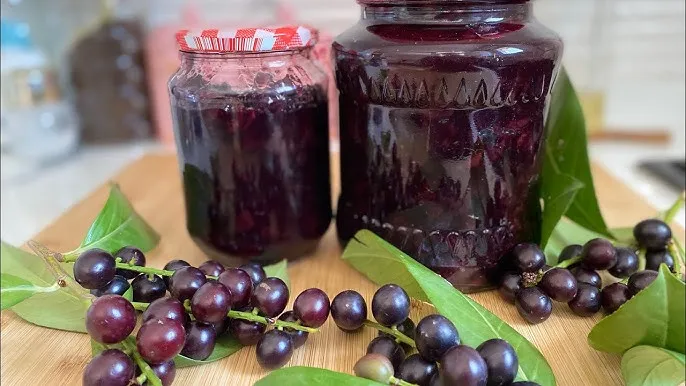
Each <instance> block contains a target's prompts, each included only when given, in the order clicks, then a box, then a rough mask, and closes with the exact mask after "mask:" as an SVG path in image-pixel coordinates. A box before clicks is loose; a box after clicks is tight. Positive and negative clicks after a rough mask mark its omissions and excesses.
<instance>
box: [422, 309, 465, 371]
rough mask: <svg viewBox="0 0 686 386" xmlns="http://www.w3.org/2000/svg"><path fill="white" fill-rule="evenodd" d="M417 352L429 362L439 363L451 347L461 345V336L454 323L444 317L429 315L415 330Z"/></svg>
mask: <svg viewBox="0 0 686 386" xmlns="http://www.w3.org/2000/svg"><path fill="white" fill-rule="evenodd" d="M415 343H416V344H417V351H419V355H421V356H422V357H423V358H424V359H426V360H427V361H432V362H437V361H438V360H440V359H441V356H443V354H445V352H446V351H448V350H449V349H450V348H451V347H454V346H457V345H458V344H460V335H459V334H458V333H457V329H456V328H455V325H454V324H453V322H451V321H450V320H448V318H446V317H445V316H442V315H437V314H434V315H429V316H426V317H424V319H422V320H420V321H419V323H417V328H416V329H415Z"/></svg>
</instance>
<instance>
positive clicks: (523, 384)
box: [510, 381, 541, 386]
mask: <svg viewBox="0 0 686 386" xmlns="http://www.w3.org/2000/svg"><path fill="white" fill-rule="evenodd" d="M510 386H541V384H539V383H536V382H531V381H517V382H512V383H510Z"/></svg>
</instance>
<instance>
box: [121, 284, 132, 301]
mask: <svg viewBox="0 0 686 386" xmlns="http://www.w3.org/2000/svg"><path fill="white" fill-rule="evenodd" d="M122 296H123V297H125V298H126V300H128V301H130V302H132V301H133V287H131V286H130V287H129V289H127V290H126V292H124V294H123V295H122Z"/></svg>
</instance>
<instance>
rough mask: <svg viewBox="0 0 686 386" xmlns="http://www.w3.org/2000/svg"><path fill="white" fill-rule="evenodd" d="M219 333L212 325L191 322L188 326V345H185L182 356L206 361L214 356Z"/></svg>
mask: <svg viewBox="0 0 686 386" xmlns="http://www.w3.org/2000/svg"><path fill="white" fill-rule="evenodd" d="M216 339H217V332H216V331H215V330H214V327H212V325H211V324H207V323H202V322H198V321H194V322H190V323H189V324H188V325H187V326H186V343H185V344H184V345H183V349H182V350H181V355H183V356H185V357H188V358H191V359H195V360H196V361H204V360H205V359H207V357H209V356H210V354H212V351H213V350H214V342H215V340H216Z"/></svg>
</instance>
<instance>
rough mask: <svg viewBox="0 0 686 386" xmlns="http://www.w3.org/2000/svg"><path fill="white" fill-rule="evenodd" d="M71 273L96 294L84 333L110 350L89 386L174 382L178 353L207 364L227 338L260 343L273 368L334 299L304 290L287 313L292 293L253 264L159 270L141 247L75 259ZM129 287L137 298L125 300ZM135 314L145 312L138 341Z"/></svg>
mask: <svg viewBox="0 0 686 386" xmlns="http://www.w3.org/2000/svg"><path fill="white" fill-rule="evenodd" d="M132 272H133V273H132ZM74 276H75V279H76V280H77V282H78V283H79V284H81V285H82V286H83V287H85V288H89V289H91V290H93V292H92V293H93V294H94V295H96V296H98V297H97V298H96V299H95V300H94V301H93V302H92V304H91V305H90V308H89V309H88V312H87V314H86V328H87V330H88V333H89V334H90V335H91V337H92V339H93V340H94V341H96V342H98V343H100V344H101V345H103V346H104V348H105V350H104V351H102V352H101V353H100V354H98V355H96V356H95V357H94V358H93V359H92V360H91V362H90V363H89V364H88V365H87V367H86V369H85V371H84V375H83V384H84V385H86V386H88V385H101V384H107V385H113V386H116V385H131V384H140V385H144V384H147V383H146V378H145V371H143V370H144V369H147V370H148V371H152V372H154V373H155V374H156V375H157V376H158V377H159V378H160V380H161V381H162V384H163V385H165V386H167V385H170V384H171V383H172V381H173V379H174V375H175V366H174V358H175V357H176V356H177V355H182V356H185V357H187V358H190V359H194V360H199V361H202V360H206V359H207V358H209V357H210V356H211V355H212V352H213V350H214V347H215V342H216V341H217V340H218V339H219V338H221V337H222V336H223V335H224V334H230V335H231V336H232V337H233V338H235V339H236V340H237V341H238V342H240V343H241V344H242V345H244V346H253V345H254V346H256V354H257V361H258V362H259V364H260V365H261V366H262V367H264V368H267V369H275V368H278V367H281V366H283V365H284V364H286V363H287V362H288V361H289V360H290V358H291V356H292V355H293V350H295V349H297V348H299V347H300V346H302V345H303V344H304V343H305V341H306V340H307V338H308V334H309V333H310V332H315V331H317V328H319V327H320V326H321V325H322V324H324V322H325V321H326V320H327V318H328V316H329V307H330V303H329V298H328V296H327V295H326V294H325V293H324V292H323V291H322V290H320V289H317V288H311V289H308V290H305V291H303V292H302V293H300V294H299V295H298V296H297V297H296V299H295V301H294V303H293V310H290V311H286V312H284V310H285V308H286V305H287V304H288V301H289V295H290V294H289V289H288V287H287V285H286V283H284V282H283V280H281V279H279V278H277V277H267V275H266V273H265V271H264V269H263V268H262V267H261V266H260V265H258V264H254V263H253V264H246V265H244V266H241V267H239V268H225V267H224V266H222V265H221V264H219V263H218V262H216V261H207V262H205V263H203V264H202V265H200V266H199V267H197V268H196V267H193V266H191V265H190V264H188V263H187V262H185V261H183V260H172V261H170V262H168V263H167V264H166V265H165V267H164V269H162V270H158V269H154V268H147V267H145V257H144V255H143V253H142V252H141V251H140V250H138V249H136V248H132V247H126V248H123V249H122V250H120V251H119V252H117V253H116V254H115V255H114V256H113V255H111V254H109V253H107V252H105V251H103V250H100V249H91V250H88V251H86V252H84V253H82V254H81V255H80V256H79V257H78V259H77V260H76V262H75V264H74ZM129 279H133V282H132V283H131V284H129V283H128V281H127V280H129ZM129 286H131V287H133V301H129V300H127V299H126V298H125V297H124V296H122V295H124V294H125V293H126V291H127V290H128V289H129ZM167 292H169V295H170V296H167ZM136 310H138V311H143V314H142V318H141V325H140V328H139V329H138V332H137V333H136V335H135V337H134V336H132V335H131V334H132V333H133V331H134V329H135V327H136V321H137V315H136ZM269 326H272V327H273V328H272V329H268V327H269Z"/></svg>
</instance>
